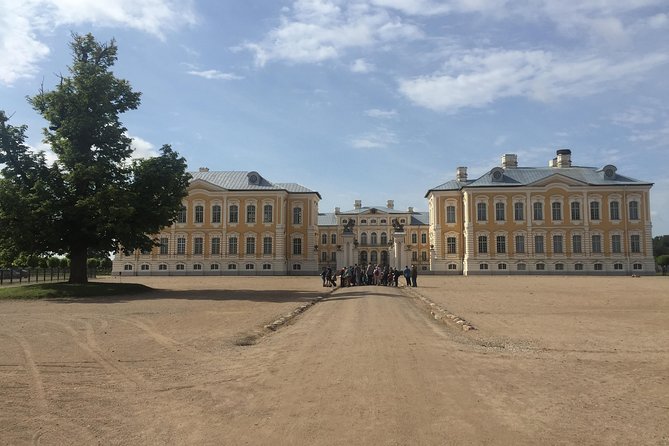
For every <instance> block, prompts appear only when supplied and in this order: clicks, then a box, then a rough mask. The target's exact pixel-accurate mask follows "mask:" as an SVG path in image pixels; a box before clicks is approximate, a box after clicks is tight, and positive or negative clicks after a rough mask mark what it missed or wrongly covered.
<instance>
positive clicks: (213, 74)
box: [188, 70, 244, 81]
mask: <svg viewBox="0 0 669 446" xmlns="http://www.w3.org/2000/svg"><path fill="white" fill-rule="evenodd" d="M188 74H192V75H193V76H199V77H203V78H205V79H217V80H224V81H232V80H239V79H244V77H242V76H238V75H236V74H233V73H223V72H221V71H218V70H203V71H196V70H190V71H188Z"/></svg>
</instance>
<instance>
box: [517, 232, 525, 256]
mask: <svg viewBox="0 0 669 446" xmlns="http://www.w3.org/2000/svg"><path fill="white" fill-rule="evenodd" d="M524 253H525V236H524V235H517V236H516V254H524Z"/></svg>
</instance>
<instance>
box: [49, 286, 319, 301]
mask: <svg viewBox="0 0 669 446" xmlns="http://www.w3.org/2000/svg"><path fill="white" fill-rule="evenodd" d="M328 294H330V290H327V291H323V292H318V291H305V290H225V289H218V290H160V289H155V290H153V291H149V292H146V293H142V294H133V295H127V294H126V295H118V296H103V297H94V296H93V297H77V298H51V299H45V300H48V301H50V302H54V303H63V304H75V303H77V304H114V303H126V302H137V301H147V300H167V299H176V300H192V301H204V300H208V301H236V300H243V301H253V302H271V303H286V302H296V303H302V302H311V301H312V300H314V299H316V298H317V297H323V296H326V295H328Z"/></svg>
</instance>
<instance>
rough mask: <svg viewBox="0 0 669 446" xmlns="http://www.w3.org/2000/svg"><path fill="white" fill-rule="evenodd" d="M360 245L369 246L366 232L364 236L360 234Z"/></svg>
mask: <svg viewBox="0 0 669 446" xmlns="http://www.w3.org/2000/svg"><path fill="white" fill-rule="evenodd" d="M360 243H361V244H362V245H366V244H367V233H366V232H363V233H362V234H360Z"/></svg>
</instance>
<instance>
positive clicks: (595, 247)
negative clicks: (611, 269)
mask: <svg viewBox="0 0 669 446" xmlns="http://www.w3.org/2000/svg"><path fill="white" fill-rule="evenodd" d="M592 252H593V254H601V253H602V236H601V235H599V234H595V235H593V236H592Z"/></svg>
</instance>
